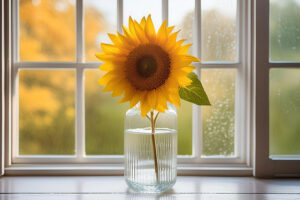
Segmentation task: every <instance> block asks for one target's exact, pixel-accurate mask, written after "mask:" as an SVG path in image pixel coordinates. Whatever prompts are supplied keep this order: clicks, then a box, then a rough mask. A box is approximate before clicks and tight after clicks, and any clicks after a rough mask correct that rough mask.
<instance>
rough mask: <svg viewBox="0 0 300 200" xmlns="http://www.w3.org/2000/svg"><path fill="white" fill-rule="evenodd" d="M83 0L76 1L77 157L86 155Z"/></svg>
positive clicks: (80, 157)
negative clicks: (82, 65) (82, 64)
mask: <svg viewBox="0 0 300 200" xmlns="http://www.w3.org/2000/svg"><path fill="white" fill-rule="evenodd" d="M83 12H84V10H83V0H77V1H76V62H77V64H75V65H76V99H75V100H76V101H75V102H76V103H75V105H76V108H75V109H76V123H75V144H76V145H75V152H76V156H77V159H79V160H80V159H82V158H83V157H84V156H85V125H84V124H85V121H84V119H85V118H84V116H85V115H84V69H83V68H82V67H81V65H80V63H83V62H84V45H83V40H84V23H83V21H84V17H83V16H84V15H83Z"/></svg>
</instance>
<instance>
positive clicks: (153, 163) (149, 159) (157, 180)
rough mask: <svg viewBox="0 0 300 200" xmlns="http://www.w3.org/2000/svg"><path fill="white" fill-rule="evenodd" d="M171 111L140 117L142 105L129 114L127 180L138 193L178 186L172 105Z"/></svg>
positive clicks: (126, 154) (125, 139)
mask: <svg viewBox="0 0 300 200" xmlns="http://www.w3.org/2000/svg"><path fill="white" fill-rule="evenodd" d="M168 108H169V109H168V110H167V111H166V112H165V113H158V112H157V111H150V112H149V113H148V115H147V116H148V117H142V116H141V112H140V110H139V105H138V106H136V107H134V108H132V109H130V110H128V111H127V112H126V117H125V133H124V134H125V135H124V155H125V160H124V162H125V171H124V176H125V180H126V183H127V185H128V186H129V187H130V188H131V189H132V190H134V191H136V192H164V191H167V190H169V189H171V188H172V186H173V185H174V184H175V182H176V176H177V169H176V167H177V113H176V108H175V107H174V106H173V105H168ZM155 117H156V121H155V122H154V121H152V122H154V126H152V123H151V119H155ZM152 127H153V129H152Z"/></svg>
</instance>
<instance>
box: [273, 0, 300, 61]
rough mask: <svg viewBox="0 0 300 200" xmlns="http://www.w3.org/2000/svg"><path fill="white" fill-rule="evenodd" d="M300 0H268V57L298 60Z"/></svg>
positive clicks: (299, 56)
mask: <svg viewBox="0 0 300 200" xmlns="http://www.w3.org/2000/svg"><path fill="white" fill-rule="evenodd" d="M299 10H300V1H298V0H284V1H282V0H270V59H271V60H272V61H300V23H299V21H300V12H299Z"/></svg>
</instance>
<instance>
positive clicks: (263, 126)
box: [254, 0, 300, 177]
mask: <svg viewBox="0 0 300 200" xmlns="http://www.w3.org/2000/svg"><path fill="white" fill-rule="evenodd" d="M269 7H270V2H269V0H257V1H256V19H255V28H256V31H255V38H256V39H255V45H256V47H259V48H254V49H255V50H256V52H255V58H256V59H255V70H256V72H255V76H256V86H255V90H256V97H255V98H256V99H255V102H256V103H255V105H256V108H255V110H256V114H255V116H256V124H255V126H256V137H255V144H256V147H255V172H254V173H255V176H257V177H299V176H300V157H299V156H269V71H270V69H271V68H274V69H275V68H286V69H288V68H300V62H288V61H276V62H272V61H270V59H269Z"/></svg>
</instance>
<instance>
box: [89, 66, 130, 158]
mask: <svg viewBox="0 0 300 200" xmlns="http://www.w3.org/2000/svg"><path fill="white" fill-rule="evenodd" d="M102 75H103V73H102V72H101V71H100V70H87V71H86V72H85V123H86V124H85V134H86V154H87V155H120V154H123V149H124V144H123V143H124V117H125V113H126V111H127V109H129V104H128V103H122V104H120V103H117V101H118V100H119V98H116V97H112V96H111V93H110V92H103V87H101V86H99V85H98V83H97V80H98V79H99V78H100V77H101V76H102Z"/></svg>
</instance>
